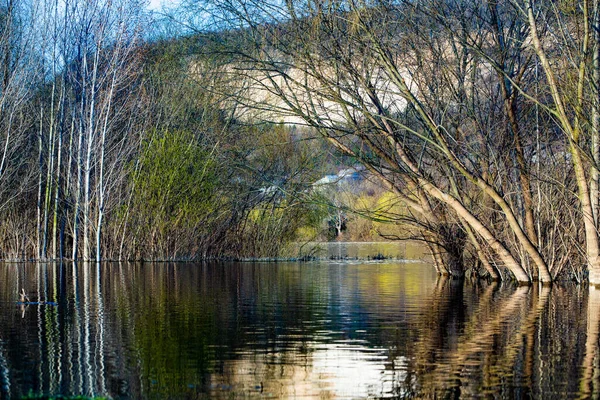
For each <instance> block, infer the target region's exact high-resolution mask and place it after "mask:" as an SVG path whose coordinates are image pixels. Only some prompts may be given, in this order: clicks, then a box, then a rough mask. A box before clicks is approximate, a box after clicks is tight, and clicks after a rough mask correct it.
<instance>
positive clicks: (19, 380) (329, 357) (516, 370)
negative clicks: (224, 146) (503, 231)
mask: <svg viewBox="0 0 600 400" xmlns="http://www.w3.org/2000/svg"><path fill="white" fill-rule="evenodd" d="M20 288H25V289H26V291H27V292H28V293H29V295H30V297H31V300H32V301H36V300H38V299H40V300H46V301H53V302H56V303H57V305H56V306H52V305H29V306H20V305H18V304H17V303H16V301H17V300H18V295H17V292H18V291H19V289H20ZM599 316H600V291H595V290H593V291H590V290H588V289H587V288H581V287H576V286H566V287H565V286H555V287H553V288H552V289H539V288H515V287H512V286H509V285H505V286H498V285H487V284H478V285H473V284H464V285H463V284H460V283H457V282H449V281H443V280H437V279H436V275H435V273H434V271H433V269H432V268H431V267H430V266H428V265H427V264H423V263H419V262H414V263H410V262H394V263H390V262H388V263H385V262H383V263H374V262H371V263H359V262H354V263H345V264H344V263H339V262H337V263H332V262H321V263H316V262H315V263H305V264H295V263H279V264H259V263H245V264H239V263H237V264H235V263H229V264H144V265H126V264H121V265H119V264H103V265H101V266H100V267H98V266H96V265H93V264H92V265H84V264H79V265H73V264H63V265H62V266H61V265H56V264H48V265H23V264H4V265H0V398H19V397H20V396H22V395H25V394H28V393H32V394H40V393H44V394H67V395H75V394H77V395H79V394H83V395H88V396H92V395H102V396H109V397H112V398H149V399H163V398H188V399H196V398H208V397H211V398H227V399H229V398H261V397H265V398H307V399H309V398H367V397H368V398H380V397H381V398H389V397H396V398H405V397H414V398H459V397H460V398H473V397H485V398H487V397H492V398H494V397H496V398H522V397H525V398H528V397H535V398H545V399H547V398H556V399H561V398H577V397H582V398H585V397H589V395H590V394H591V393H592V392H593V391H596V392H598V391H600V386H599V376H600V362H599V358H600V357H599V356H598V328H599V324H600V320H599Z"/></svg>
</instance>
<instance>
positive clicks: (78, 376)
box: [0, 263, 125, 398]
mask: <svg viewBox="0 0 600 400" xmlns="http://www.w3.org/2000/svg"><path fill="white" fill-rule="evenodd" d="M0 270H2V273H3V276H2V277H3V278H6V279H4V280H2V287H1V288H0V293H1V295H0V296H1V297H0V299H1V301H2V302H3V303H4V304H7V305H8V304H10V305H13V306H12V307H11V308H12V309H13V310H14V312H13V313H12V314H3V315H2V318H3V319H2V324H1V327H0V374H1V375H2V377H3V381H6V384H3V386H2V392H1V393H2V395H3V396H4V395H6V397H9V398H13V397H19V396H22V395H26V394H28V393H30V392H31V393H34V394H45V395H51V394H57V393H72V394H81V395H86V396H94V395H100V394H105V393H108V388H109V387H115V383H116V382H117V381H118V378H117V377H119V376H120V375H121V376H122V375H124V374H123V371H124V369H125V368H124V366H122V365H119V364H114V363H108V362H107V360H106V358H107V355H110V354H118V353H120V352H121V349H119V348H114V347H113V345H114V344H115V343H118V341H114V340H113V338H114V336H115V333H118V332H114V331H109V329H108V327H109V324H108V323H107V320H106V316H105V313H104V305H103V293H102V290H101V286H100V280H99V279H98V267H97V266H96V265H94V264H80V265H75V264H69V265H66V264H52V263H48V264H38V265H32V266H30V265H23V264H16V265H11V266H3V268H1V269H0ZM10 272H14V273H10ZM20 288H24V289H25V290H26V292H27V294H28V296H29V298H30V299H31V300H32V301H36V302H37V301H40V302H44V301H46V302H53V303H56V304H57V306H53V305H44V304H41V305H38V304H33V305H26V306H18V305H17V304H16V301H17V300H18V296H17V293H18V292H19V289H20ZM107 337H110V338H111V339H110V342H107V341H106V338H107ZM3 350H5V351H3ZM3 396H0V397H3Z"/></svg>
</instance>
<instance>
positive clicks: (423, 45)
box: [178, 0, 600, 284]
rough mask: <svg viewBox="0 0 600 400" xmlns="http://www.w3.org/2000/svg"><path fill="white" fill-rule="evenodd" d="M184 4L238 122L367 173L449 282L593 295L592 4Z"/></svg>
mask: <svg viewBox="0 0 600 400" xmlns="http://www.w3.org/2000/svg"><path fill="white" fill-rule="evenodd" d="M184 5H185V6H186V7H185V8H184V10H185V11H186V12H187V13H188V14H179V15H178V17H179V18H182V19H183V18H186V17H188V18H187V19H186V22H187V26H191V25H193V24H194V22H195V21H197V18H198V16H199V15H202V16H203V18H202V22H201V23H200V24H196V25H194V26H195V28H196V30H197V32H199V33H205V36H204V37H206V38H211V35H213V34H214V32H227V34H222V35H220V36H219V37H218V39H217V40H213V41H212V42H211V43H212V44H211V46H212V51H213V54H215V55H218V56H220V58H219V62H220V63H221V66H222V67H221V68H222V69H221V71H222V75H224V76H226V78H224V79H227V82H228V85H226V86H221V87H220V88H218V87H216V86H213V87H212V89H213V90H214V91H220V92H221V93H222V95H223V96H224V97H223V98H224V99H227V101H228V102H227V105H228V107H229V109H230V110H231V112H232V113H235V115H236V116H239V117H240V118H243V115H244V114H250V117H249V119H250V120H252V121H254V122H256V121H278V120H283V121H285V122H287V123H289V124H299V125H303V126H308V127H311V128H312V129H314V131H316V132H318V133H319V134H320V135H321V136H322V137H324V138H325V139H326V140H327V141H328V142H330V143H332V144H333V145H334V146H336V147H337V149H338V150H339V151H340V152H343V153H345V154H347V155H348V156H350V157H353V158H354V159H355V160H357V161H359V162H360V163H362V164H363V165H364V166H365V167H366V168H367V170H368V171H369V172H370V173H371V174H372V175H373V176H376V177H378V178H379V180H380V182H381V184H382V185H385V186H386V187H387V188H389V190H392V191H393V192H394V193H395V195H396V196H397V198H398V199H400V200H401V201H402V202H403V203H404V204H405V205H406V207H407V208H408V209H409V212H407V213H406V214H404V215H398V216H397V219H398V221H401V222H403V223H408V224H410V225H411V226H412V230H411V232H410V236H416V237H418V238H420V239H421V240H423V241H424V242H425V243H427V244H428V245H429V246H430V249H431V252H432V254H433V257H434V260H435V264H436V267H437V268H438V271H439V272H440V273H441V274H450V275H453V276H462V275H463V274H464V272H465V270H466V269H467V268H473V269H475V270H476V271H479V272H480V273H481V274H483V275H488V276H490V277H492V278H494V279H502V278H503V277H505V276H512V277H514V279H516V280H517V281H519V282H531V281H542V282H550V281H552V280H555V279H558V278H560V277H564V276H569V277H571V278H574V279H577V280H584V279H586V278H589V281H590V282H591V283H593V284H600V242H599V239H598V227H599V221H598V219H599V217H598V208H599V207H598V204H599V170H598V168H599V165H600V147H599V144H600V135H599V130H600V108H599V107H600V101H599V99H600V96H599V94H600V89H599V84H600V56H599V54H600V33H599V32H600V7H599V5H598V1H597V0H578V1H551V2H549V1H542V0H486V1H479V0H423V1H411V0H372V1H371V0H369V1H345V0H317V1H313V0H311V1H293V2H291V1H289V2H280V1H269V0H244V1H241V0H240V1H238V0H206V1H201V2H198V1H193V2H192V1H189V2H184ZM194 18H196V19H194ZM215 57H217V56H215ZM250 111H254V112H250Z"/></svg>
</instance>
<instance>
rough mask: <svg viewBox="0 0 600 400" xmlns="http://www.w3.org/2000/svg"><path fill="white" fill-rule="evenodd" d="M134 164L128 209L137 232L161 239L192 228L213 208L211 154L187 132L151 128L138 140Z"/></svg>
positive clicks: (214, 171)
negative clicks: (151, 132) (150, 132)
mask: <svg viewBox="0 0 600 400" xmlns="http://www.w3.org/2000/svg"><path fill="white" fill-rule="evenodd" d="M138 163H139V164H138V165H137V168H138V171H137V172H136V173H134V176H135V178H134V187H135V189H134V196H133V204H132V208H131V211H132V213H133V214H134V216H135V217H136V221H137V223H138V224H139V227H140V228H141V227H143V228H144V229H143V230H142V232H149V233H150V234H151V235H152V237H155V238H159V239H162V240H166V239H167V238H169V237H172V236H173V235H174V234H175V233H176V232H179V233H183V232H185V233H192V232H194V231H196V230H197V229H199V228H200V226H201V225H202V223H204V222H206V220H207V219H208V218H210V215H211V214H212V213H213V212H214V211H215V210H214V206H215V204H216V203H215V202H214V201H213V199H214V197H215V195H216V192H217V190H216V189H217V187H218V184H219V176H218V174H217V168H216V167H217V165H216V162H215V158H214V154H213V152H211V151H210V149H207V148H206V147H205V146H202V145H201V143H200V142H199V140H198V139H197V138H196V137H194V135H192V134H191V133H189V132H186V131H157V132H155V133H154V135H152V136H151V138H150V139H149V140H148V141H146V142H145V143H144V144H143V148H142V151H141V154H140V158H139V161H138ZM134 167H135V166H134Z"/></svg>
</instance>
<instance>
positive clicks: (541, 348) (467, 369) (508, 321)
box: [411, 282, 600, 398]
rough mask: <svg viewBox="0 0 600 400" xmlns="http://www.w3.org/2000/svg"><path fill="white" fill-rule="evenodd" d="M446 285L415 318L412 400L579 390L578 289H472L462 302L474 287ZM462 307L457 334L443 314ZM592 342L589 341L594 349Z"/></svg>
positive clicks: (581, 297) (582, 306)
mask: <svg viewBox="0 0 600 400" xmlns="http://www.w3.org/2000/svg"><path fill="white" fill-rule="evenodd" d="M448 286H449V283H447V282H443V283H442V284H441V285H438V288H437V290H436V293H435V294H434V296H433V297H432V299H431V301H432V305H431V306H430V307H429V308H428V312H427V313H426V314H425V317H424V318H422V320H421V324H422V325H421V327H420V328H419V340H418V341H417V343H416V346H415V348H416V351H415V358H414V365H412V366H411V369H413V370H414V371H415V376H414V380H413V382H416V383H417V384H416V385H415V389H414V390H415V392H416V393H417V395H418V396H419V397H431V398H433V397H438V398H442V397H447V396H450V397H454V396H466V397H471V396H475V395H478V396H481V395H495V396H500V397H523V396H533V397H540V396H543V395H545V396H549V395H552V393H554V395H556V396H565V395H566V394H569V396H570V397H572V396H573V395H574V394H576V393H578V391H579V389H578V387H577V381H578V377H579V376H580V371H581V369H580V366H581V365H582V360H584V358H583V352H584V351H585V348H584V346H583V345H584V343H585V341H583V340H581V337H582V335H583V334H584V332H585V330H586V327H585V326H582V325H581V324H580V323H579V322H578V321H586V304H587V301H586V300H587V299H586V297H587V293H586V290H585V289H583V288H578V287H563V286H560V285H555V286H554V287H552V288H548V287H537V286H534V287H519V288H510V287H509V288H506V287H503V288H501V287H498V286H496V285H490V286H487V287H482V288H478V289H477V293H478V294H477V296H478V298H477V300H476V301H472V300H468V299H466V298H467V297H468V294H467V293H469V292H471V291H472V289H473V288H474V287H472V288H465V290H464V291H460V290H455V288H449V287H448ZM461 305H462V307H463V309H464V310H465V313H464V315H463V316H464V321H462V322H460V323H459V325H460V326H461V327H462V328H461V329H460V330H459V331H457V330H456V329H455V326H456V322H457V321H456V318H455V317H453V316H449V314H452V313H453V312H454V311H453V310H456V309H457V307H461ZM590 306H593V304H592V303H590ZM595 307H596V309H595V310H596V315H597V313H598V312H600V308H598V307H597V306H595ZM592 325H594V326H596V325H597V324H596V323H593V324H592ZM588 329H589V328H588ZM596 332H597V329H596ZM597 345H598V343H597V337H596V339H595V342H594V344H593V345H592V346H591V347H593V349H594V351H595V352H597ZM594 354H596V353H594ZM584 361H585V360H584ZM596 362H597V361H596ZM597 371H598V370H597V369H596V372H597ZM560 385H563V387H561V386H560ZM559 393H562V394H559Z"/></svg>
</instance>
